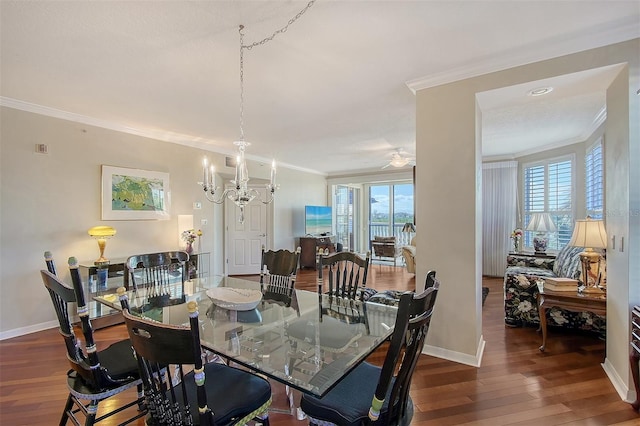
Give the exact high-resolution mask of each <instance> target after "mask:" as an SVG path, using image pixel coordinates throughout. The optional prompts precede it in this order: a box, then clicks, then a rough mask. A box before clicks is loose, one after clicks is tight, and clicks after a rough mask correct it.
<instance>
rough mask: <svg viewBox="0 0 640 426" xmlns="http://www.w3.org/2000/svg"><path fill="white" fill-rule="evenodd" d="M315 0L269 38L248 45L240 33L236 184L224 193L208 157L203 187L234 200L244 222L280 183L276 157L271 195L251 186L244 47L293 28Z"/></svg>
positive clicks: (212, 197) (217, 198)
mask: <svg viewBox="0 0 640 426" xmlns="http://www.w3.org/2000/svg"><path fill="white" fill-rule="evenodd" d="M313 3H315V0H311V1H310V2H309V3H308V4H307V5H306V7H305V8H304V9H302V10H301V11H300V12H298V14H297V15H296V16H295V17H294V18H292V19H290V20H289V22H288V23H287V25H285V26H284V27H282V28H280V29H279V30H277V31H275V32H274V33H273V34H271V35H270V36H269V37H267V38H265V39H263V40H261V41H258V42H255V43H251V44H247V45H245V44H244V34H243V33H242V30H244V25H240V27H239V29H238V32H239V33H240V140H237V141H235V142H234V143H233V144H234V145H235V146H237V147H238V154H237V156H236V173H235V178H234V179H233V180H232V181H231V184H232V186H231V187H229V188H225V189H224V190H222V192H220V188H219V187H217V186H216V178H215V168H214V167H213V164H212V165H208V160H207V158H206V157H205V158H204V160H203V175H204V176H203V177H204V180H203V182H202V189H203V190H204V193H205V196H206V197H207V200H209V201H211V202H213V203H216V204H222V203H223V202H224V201H225V200H231V201H233V202H234V203H235V205H236V206H238V207H239V208H240V215H239V217H238V220H239V222H240V223H243V222H244V208H245V207H246V206H247V205H248V204H249V203H250V202H251V201H253V200H255V199H258V200H260V202H262V203H263V204H269V203H271V202H272V201H273V199H274V193H275V191H276V189H277V188H278V187H277V185H276V162H275V160H273V162H272V163H271V177H270V179H269V183H268V184H266V190H267V194H266V196H265V197H264V198H263V197H262V195H261V194H260V192H259V191H258V190H257V189H255V188H250V187H249V170H248V168H247V163H246V160H245V155H244V153H245V149H246V148H247V147H248V146H249V145H251V144H250V143H249V142H247V141H245V140H244V50H245V49H247V50H251V49H252V48H254V47H256V46H260V45H263V44H265V43H267V42H269V41H271V40H273V38H274V37H275V36H276V35H278V34H280V33H283V32H285V31H287V29H288V28H289V26H290V25H291V24H293V23H294V22H295V21H297V20H298V18H300V16H302V15H303V14H304V13H305V12H306V11H307V10H308V9H309V8H310V7H311V6H312V5H313Z"/></svg>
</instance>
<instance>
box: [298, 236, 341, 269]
mask: <svg viewBox="0 0 640 426" xmlns="http://www.w3.org/2000/svg"><path fill="white" fill-rule="evenodd" d="M298 246H299V247H300V268H313V269H315V268H316V254H317V253H318V250H322V251H323V252H324V251H325V250H328V251H329V253H333V252H334V251H336V247H335V245H334V244H333V242H331V237H300V239H299V241H298Z"/></svg>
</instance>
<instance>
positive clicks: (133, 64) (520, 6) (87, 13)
mask: <svg viewBox="0 0 640 426" xmlns="http://www.w3.org/2000/svg"><path fill="white" fill-rule="evenodd" d="M306 4H307V2H306V1H244V0H235V1H178V0H175V1H106V0H103V1H38V0H32V1H9V0H1V2H0V7H1V10H0V12H1V17H0V19H1V22H0V24H1V33H0V34H1V43H2V44H1V64H0V66H1V68H0V71H1V74H0V77H1V81H0V82H1V96H2V99H1V100H2V104H3V105H6V106H12V107H15V108H21V109H25V110H31V111H35V112H40V113H45V114H50V115H53V116H59V117H62V118H68V119H73V120H77V121H80V122H85V123H88V124H93V125H99V126H103V127H107V128H114V129H117V130H124V131H129V132H132V133H136V134H141V135H145V136H149V137H153V138H158V139H162V140H168V141H171V142H177V143H182V144H187V145H192V146H198V147H202V148H205V149H208V150H211V151H216V152H222V153H229V154H230V153H232V152H233V151H234V147H233V145H232V142H233V141H234V140H236V139H238V137H239V133H240V132H239V95H240V90H239V50H240V49H239V35H238V25H240V24H243V25H245V27H246V28H245V31H244V32H245V43H252V42H255V41H260V40H262V39H263V38H265V37H268V36H270V35H271V34H272V33H273V32H274V31H276V30H277V29H279V28H282V27H283V26H284V25H286V24H287V22H288V21H289V19H291V18H292V17H294V16H295V15H296V14H297V13H298V12H299V11H300V10H302V9H303V8H304V7H305V5H306ZM638 36H640V1H638V0H633V1H617V0H592V1H571V0H567V1H562V0H556V1H544V0H539V1H528V0H522V1H515V0H511V1H508V0H507V1H499V0H486V1H483V0H477V1H402V0H397V1H330V0H318V1H316V2H315V4H314V5H313V6H312V7H311V8H310V9H309V10H308V11H307V12H306V13H305V14H304V15H302V16H301V17H300V19H299V20H298V21H297V22H295V23H294V24H292V25H291V26H290V28H289V29H288V31H287V32H285V33H282V34H279V35H277V36H276V37H275V38H274V39H273V40H272V41H270V42H268V43H266V44H263V45H261V46H257V47H255V48H253V49H252V50H248V51H245V55H244V78H245V114H244V122H245V125H244V131H245V138H246V140H247V141H249V142H251V143H252V145H251V146H250V147H249V148H248V151H247V154H248V157H249V158H253V159H259V160H264V161H270V159H271V158H276V159H277V161H278V162H279V163H280V164H281V165H282V164H284V165H287V166H291V167H295V168H299V169H303V170H308V171H316V172H319V173H325V174H329V175H337V174H341V173H343V172H347V173H353V172H357V171H365V170H380V168H381V167H382V166H384V165H385V164H387V163H388V162H389V160H390V159H391V155H392V154H393V153H394V152H396V150H397V149H401V150H402V151H403V152H407V153H408V154H409V155H414V154H415V97H414V94H413V91H412V90H416V89H419V88H423V87H430V86H434V85H438V84H443V83H447V82H450V81H455V80H458V79H461V78H466V77H471V76H473V75H479V74H483V73H486V72H491V71H496V70H499V69H505V68H508V67H512V66H516V65H522V64H526V63H531V62H534V61H539V60H543V59H548V58H551V57H556V56H559V55H564V54H568V53H572V52H577V51H581V50H585V49H589V48H593V47H598V46H603V45H607V44H611V43H615V42H619V41H624V40H628V39H631V38H635V37H638ZM614 71H615V70H612V69H611V68H608V69H601V70H591V71H585V72H583V73H579V74H576V75H572V76H559V77H558V78H554V79H551V80H549V81H545V82H535V83H531V84H528V85H523V86H522V87H512V88H504V89H500V90H496V91H492V92H487V93H482V94H479V95H478V100H479V104H480V106H481V108H482V111H483V155H484V156H485V158H489V157H490V158H504V157H511V156H513V155H514V154H518V155H519V154H523V153H528V152H534V151H536V150H539V149H540V147H550V146H557V145H562V144H567V143H574V142H577V141H580V140H583V139H584V137H585V136H588V135H589V134H590V132H591V131H593V127H594V125H597V123H598V120H601V118H602V116H603V113H604V111H603V108H604V88H605V87H606V85H607V84H608V82H609V81H610V79H611V75H612V73H613V72H614ZM542 85H552V86H553V87H554V91H553V92H552V93H551V94H550V95H547V96H543V97H539V98H532V97H528V96H526V93H527V92H528V91H529V90H531V89H533V88H536V87H539V86H542ZM410 88H411V89H410ZM594 123H595V124H594ZM199 162H200V159H194V164H199ZM390 169H392V168H388V169H386V170H385V171H388V170H390Z"/></svg>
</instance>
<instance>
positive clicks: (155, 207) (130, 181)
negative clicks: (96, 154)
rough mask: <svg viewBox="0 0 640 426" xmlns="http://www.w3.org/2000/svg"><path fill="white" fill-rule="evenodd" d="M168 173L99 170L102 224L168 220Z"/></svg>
mask: <svg viewBox="0 0 640 426" xmlns="http://www.w3.org/2000/svg"><path fill="white" fill-rule="evenodd" d="M169 195H170V189H169V173H163V172H154V171H150V170H140V169H129V168H124V167H113V166H106V165H103V166H102V220H153V219H155V220H158V219H169V200H170V197H169Z"/></svg>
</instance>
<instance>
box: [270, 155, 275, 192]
mask: <svg viewBox="0 0 640 426" xmlns="http://www.w3.org/2000/svg"><path fill="white" fill-rule="evenodd" d="M270 183H271V188H273V187H274V186H275V185H276V160H273V161H272V162H271V182H270Z"/></svg>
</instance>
